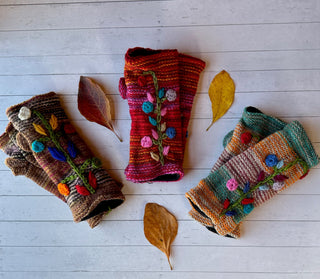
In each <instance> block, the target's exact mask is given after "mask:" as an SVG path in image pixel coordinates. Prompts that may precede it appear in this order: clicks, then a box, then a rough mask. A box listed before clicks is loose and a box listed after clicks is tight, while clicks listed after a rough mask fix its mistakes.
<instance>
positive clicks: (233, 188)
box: [226, 178, 239, 191]
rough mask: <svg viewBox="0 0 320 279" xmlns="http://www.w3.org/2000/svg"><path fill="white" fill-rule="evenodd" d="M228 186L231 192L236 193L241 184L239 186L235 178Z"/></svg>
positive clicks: (230, 180) (228, 182) (229, 181)
mask: <svg viewBox="0 0 320 279" xmlns="http://www.w3.org/2000/svg"><path fill="white" fill-rule="evenodd" d="M226 186H227V188H228V189H229V191H235V190H237V188H238V186H239V184H238V182H237V180H235V179H234V178H231V179H229V180H228V181H227V184H226Z"/></svg>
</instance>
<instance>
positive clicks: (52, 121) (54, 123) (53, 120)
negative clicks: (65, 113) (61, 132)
mask: <svg viewBox="0 0 320 279" xmlns="http://www.w3.org/2000/svg"><path fill="white" fill-rule="evenodd" d="M49 123H50V126H51V128H52V130H55V129H57V128H58V119H57V117H56V116H55V115H54V114H51V118H50V121H49Z"/></svg>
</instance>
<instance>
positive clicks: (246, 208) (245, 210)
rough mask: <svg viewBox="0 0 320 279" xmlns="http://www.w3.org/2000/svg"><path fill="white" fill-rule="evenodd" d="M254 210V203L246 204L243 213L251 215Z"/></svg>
mask: <svg viewBox="0 0 320 279" xmlns="http://www.w3.org/2000/svg"><path fill="white" fill-rule="evenodd" d="M253 208H254V206H253V204H252V203H249V204H245V205H244V206H243V212H244V213H245V214H249V213H250V212H251V211H252V210H253Z"/></svg>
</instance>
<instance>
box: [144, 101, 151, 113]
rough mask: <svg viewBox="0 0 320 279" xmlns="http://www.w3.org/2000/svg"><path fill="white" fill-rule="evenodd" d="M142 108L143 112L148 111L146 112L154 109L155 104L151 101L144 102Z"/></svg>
mask: <svg viewBox="0 0 320 279" xmlns="http://www.w3.org/2000/svg"><path fill="white" fill-rule="evenodd" d="M142 110H143V112H144V113H146V114H148V113H150V112H152V111H153V104H152V103H151V102H149V101H147V102H144V103H143V104H142Z"/></svg>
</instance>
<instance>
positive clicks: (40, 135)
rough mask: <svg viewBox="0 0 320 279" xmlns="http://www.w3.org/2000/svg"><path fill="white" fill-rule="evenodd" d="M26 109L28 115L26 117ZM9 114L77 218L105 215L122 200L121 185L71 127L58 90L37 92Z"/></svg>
mask: <svg viewBox="0 0 320 279" xmlns="http://www.w3.org/2000/svg"><path fill="white" fill-rule="evenodd" d="M22 108H23V109H22ZM21 110H22V112H23V113H20V111H21ZM27 110H30V116H29V117H28V116H27V117H25V111H27ZM21 114H22V115H23V117H21ZM7 116H8V118H9V120H10V122H11V123H12V125H13V127H14V128H15V129H16V130H17V131H18V132H19V133H20V134H21V135H23V137H24V138H25V140H26V141H27V143H28V144H29V147H30V148H31V150H32V151H33V157H34V158H35V160H36V161H37V163H38V164H39V166H40V167H41V169H43V170H44V171H45V173H46V174H47V175H48V177H49V178H50V179H51V181H52V182H53V183H54V185H56V187H57V188H58V191H59V190H60V194H62V195H64V198H65V200H66V202H67V204H68V205H69V207H70V209H71V212H72V214H73V219H74V221H75V222H80V221H83V220H88V219H90V218H92V217H95V216H99V215H100V216H102V214H105V213H107V212H109V211H110V210H112V209H114V208H116V207H117V206H119V205H120V204H122V203H123V201H124V199H125V198H124V196H123V194H122V192H121V187H120V186H119V185H118V184H117V183H116V182H115V180H113V179H112V178H111V177H110V175H109V174H108V173H107V171H106V170H104V169H103V168H102V166H101V163H100V161H99V159H98V158H96V157H94V156H93V154H92V152H91V151H90V149H89V148H88V146H87V145H86V144H85V142H84V141H83V140H82V139H81V138H80V136H79V135H78V134H77V132H76V130H75V129H74V128H73V127H72V125H71V123H70V121H69V119H68V117H67V115H66V114H65V112H64V110H63V109H62V107H61V104H60V101H59V98H58V96H57V94H55V93H54V92H50V93H47V94H43V95H38V96H34V97H33V98H31V99H29V100H27V101H25V102H23V103H21V104H18V105H15V106H12V107H10V108H8V109H7ZM35 143H41V144H42V145H41V144H35ZM33 148H35V150H34V149H33ZM55 191H56V190H55ZM97 218H100V217H97Z"/></svg>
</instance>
